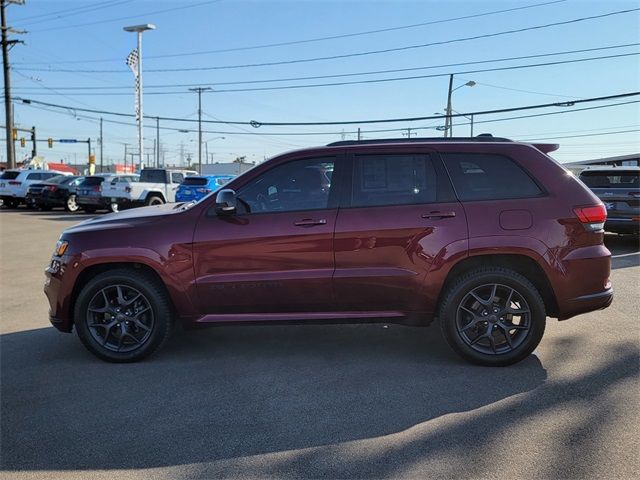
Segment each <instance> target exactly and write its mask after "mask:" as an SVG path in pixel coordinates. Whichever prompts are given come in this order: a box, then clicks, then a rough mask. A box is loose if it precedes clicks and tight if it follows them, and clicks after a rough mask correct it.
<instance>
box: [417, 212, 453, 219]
mask: <svg viewBox="0 0 640 480" xmlns="http://www.w3.org/2000/svg"><path fill="white" fill-rule="evenodd" d="M455 216H456V212H429V213H424V214H423V215H422V218H451V217H455Z"/></svg>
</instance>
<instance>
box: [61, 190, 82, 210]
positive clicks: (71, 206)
mask: <svg viewBox="0 0 640 480" xmlns="http://www.w3.org/2000/svg"><path fill="white" fill-rule="evenodd" d="M79 208H80V207H78V204H77V203H76V195H75V193H72V194H71V195H69V196H68V197H67V201H66V202H65V204H64V209H65V210H66V211H67V212H77V211H78V209H79Z"/></svg>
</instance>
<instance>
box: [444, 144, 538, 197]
mask: <svg viewBox="0 0 640 480" xmlns="http://www.w3.org/2000/svg"><path fill="white" fill-rule="evenodd" d="M443 158H444V160H445V165H446V167H447V170H448V171H449V174H450V175H451V180H452V181H453V186H454V187H455V189H456V193H457V194H458V197H459V198H460V200H493V199H508V198H526V197H535V196H538V195H540V194H541V193H542V191H541V190H540V187H538V185H536V183H535V182H534V181H533V179H532V178H531V177H530V176H529V175H528V174H527V173H526V172H525V171H524V170H522V168H520V167H519V166H518V165H516V163H515V162H514V161H513V160H511V159H510V158H507V157H504V156H502V155H491V154H482V153H447V154H444V155H443Z"/></svg>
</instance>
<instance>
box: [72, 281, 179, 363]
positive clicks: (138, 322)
mask: <svg viewBox="0 0 640 480" xmlns="http://www.w3.org/2000/svg"><path fill="white" fill-rule="evenodd" d="M136 294H139V295H137V296H136ZM119 299H122V300H123V301H121V300H119ZM106 300H110V302H109V303H107V301H106ZM118 304H120V306H118ZM90 308H91V310H90ZM117 308H118V309H119V310H117V311H116V309H117ZM134 309H140V313H138V314H137V315H134V313H133V311H134ZM74 323H75V327H76V331H77V333H78V337H79V338H80V340H81V341H82V343H83V345H84V346H85V347H86V348H87V349H88V350H89V351H90V352H91V353H93V354H94V355H95V356H97V357H98V358H100V359H102V360H105V361H107V362H114V363H129V362H136V361H138V360H142V359H143V358H146V357H148V356H149V355H151V354H153V353H154V352H156V351H157V350H158V349H160V347H162V345H163V344H164V343H165V342H166V341H167V339H168V338H169V336H170V334H171V331H172V327H173V314H172V309H171V304H170V301H169V298H168V295H167V292H166V290H165V289H164V286H163V285H162V283H160V282H159V281H158V280H157V279H156V278H154V277H153V276H151V275H149V274H147V273H145V272H141V271H138V270H134V269H128V268H123V269H115V270H110V271H107V272H104V273H101V274H99V275H97V276H96V277H94V278H93V279H91V280H90V281H89V282H88V283H87V285H86V286H85V287H84V288H83V289H82V291H81V292H80V294H79V295H78V298H77V301H76V304H75V308H74ZM90 325H92V326H90ZM103 325H104V326H103ZM142 327H144V328H142ZM123 333H124V334H123ZM105 335H106V338H105ZM134 340H136V341H134Z"/></svg>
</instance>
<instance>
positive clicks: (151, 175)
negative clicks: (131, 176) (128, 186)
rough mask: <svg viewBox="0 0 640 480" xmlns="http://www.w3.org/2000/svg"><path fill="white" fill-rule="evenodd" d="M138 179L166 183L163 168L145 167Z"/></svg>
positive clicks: (165, 174)
mask: <svg viewBox="0 0 640 480" xmlns="http://www.w3.org/2000/svg"><path fill="white" fill-rule="evenodd" d="M140 181H141V182H148V183H167V173H166V171H165V170H150V169H145V170H142V172H141V173H140Z"/></svg>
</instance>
